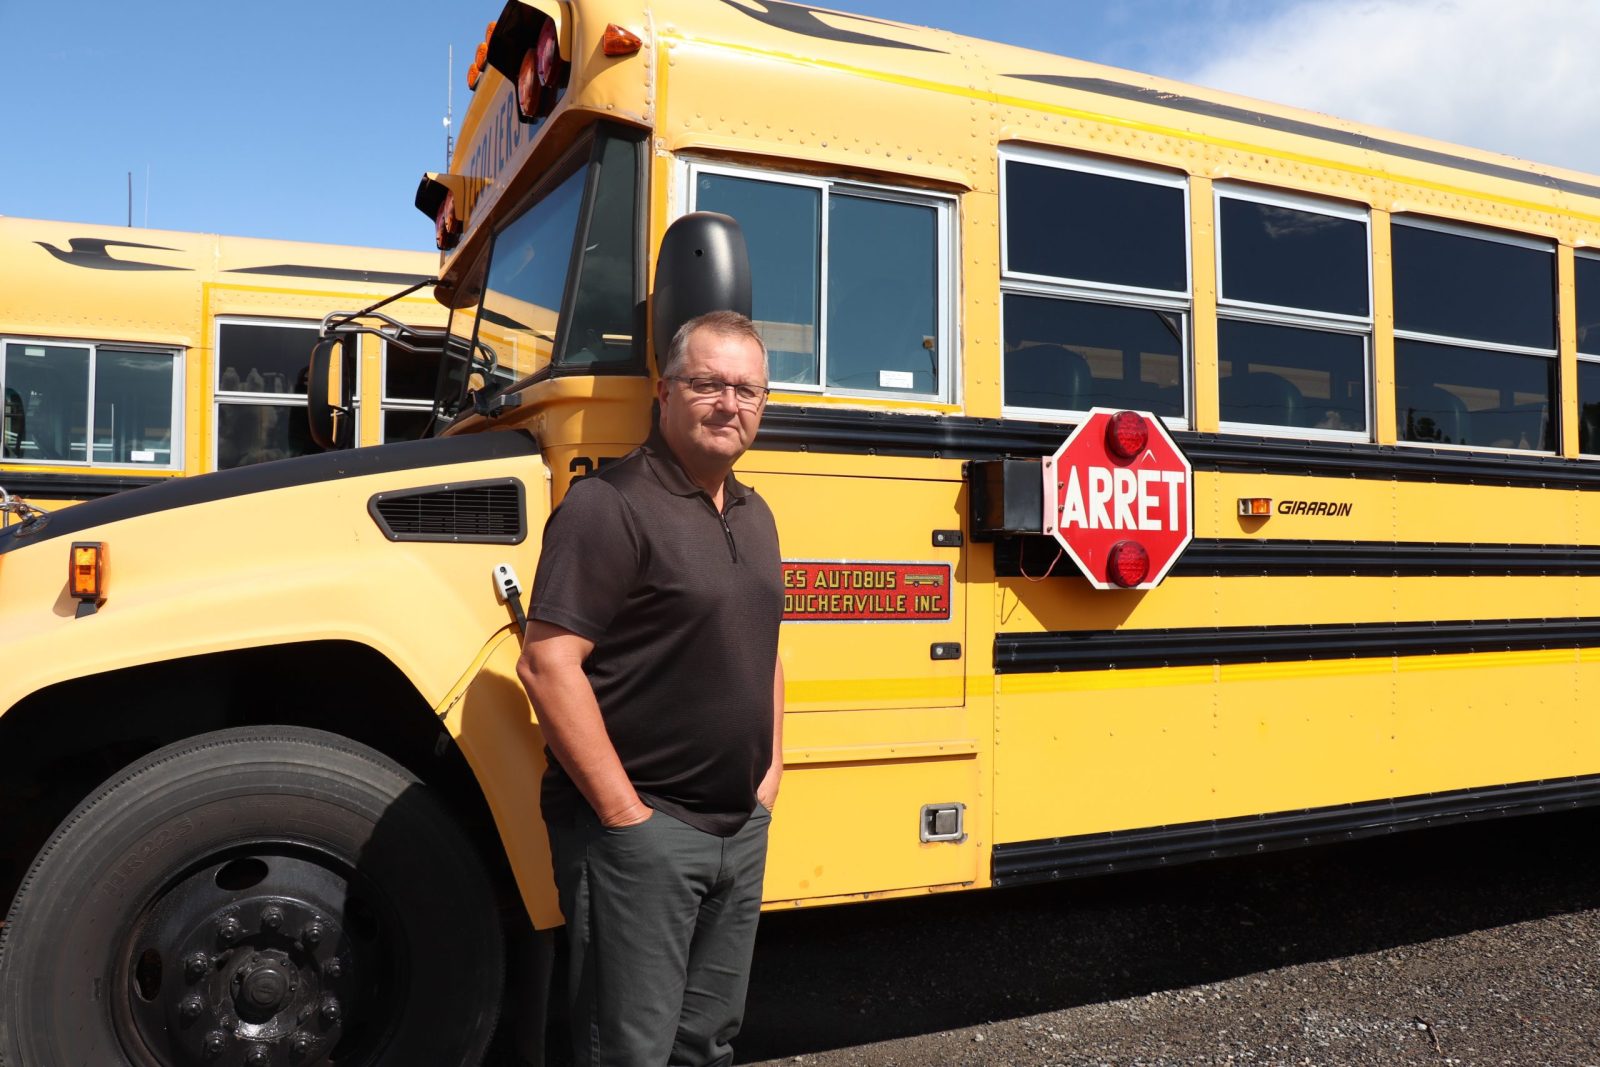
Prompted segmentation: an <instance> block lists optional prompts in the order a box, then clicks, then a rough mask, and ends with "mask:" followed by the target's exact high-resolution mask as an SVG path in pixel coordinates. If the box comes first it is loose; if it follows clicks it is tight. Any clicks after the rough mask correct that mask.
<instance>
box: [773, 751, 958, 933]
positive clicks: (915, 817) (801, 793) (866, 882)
mask: <svg viewBox="0 0 1600 1067" xmlns="http://www.w3.org/2000/svg"><path fill="white" fill-rule="evenodd" d="M978 788H979V779H978V761H977V760H976V759H975V758H973V757H952V758H948V759H934V760H903V761H888V762H873V763H848V764H802V765H799V766H796V767H792V768H790V769H789V770H788V771H787V772H786V773H785V774H784V776H783V791H782V793H781V794H780V797H779V803H778V810H777V813H776V815H775V816H774V817H773V821H772V841H771V845H770V849H769V852H768V855H767V882H766V899H767V900H768V901H769V902H770V901H785V900H793V899H796V898H803V897H816V896H839V895H843V894H866V893H873V892H879V891H882V890H890V889H904V888H908V887H921V886H933V885H949V884H952V883H965V884H968V885H972V884H977V883H978V882H979V881H980V877H982V875H981V873H980V865H979V861H980V859H981V858H982V857H983V856H986V855H987V852H988V849H987V842H985V841H981V840H980V839H979V837H977V836H974V830H975V829H976V827H975V826H974V825H973V822H972V819H971V815H970V811H969V816H968V826H967V834H968V836H967V840H965V841H962V842H954V841H939V842H928V843H923V842H922V841H921V840H920V838H919V824H920V814H921V809H922V805H924V804H944V803H954V802H963V803H967V804H969V805H971V804H972V803H973V802H975V801H976V800H977V799H978Z"/></svg>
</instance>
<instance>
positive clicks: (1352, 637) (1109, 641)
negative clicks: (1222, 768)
mask: <svg viewBox="0 0 1600 1067" xmlns="http://www.w3.org/2000/svg"><path fill="white" fill-rule="evenodd" d="M1553 648H1563V649H1564V648H1600V618H1587V617H1585V618H1568V619H1559V618H1557V619H1486V620H1470V621H1468V620H1461V621H1453V622H1399V623H1395V622H1357V623H1333V624H1310V625H1302V626H1196V627H1183V628H1173V629H1152V630H1132V629H1129V630H1056V631H1046V632H1037V633H1003V634H998V635H996V636H995V639H994V669H995V673H996V674H1046V673H1052V672H1056V671H1102V670H1138V669H1141V668H1151V667H1193V666H1218V665H1223V664H1242V663H1302V662H1307V661H1312V660H1326V659H1388V658H1391V657H1395V656H1432V655H1445V654H1458V655H1459V654H1470V653H1487V652H1521V651H1536V650H1542V649H1553Z"/></svg>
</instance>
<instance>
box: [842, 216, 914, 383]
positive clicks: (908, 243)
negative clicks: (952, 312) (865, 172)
mask: <svg viewBox="0 0 1600 1067" xmlns="http://www.w3.org/2000/svg"><path fill="white" fill-rule="evenodd" d="M938 225H939V213H938V212H937V211H935V210H934V209H933V208H931V207H928V206H926V205H924V204H905V203H899V202H896V201H892V200H877V199H869V198H866V197H859V196H846V195H844V194H842V193H837V192H836V193H834V194H833V195H831V196H830V197H829V198H828V334H827V337H828V384H829V385H830V386H838V387H840V388H843V389H886V390H905V391H907V392H915V393H933V392H937V391H938V389H939V382H938V374H939V347H938V332H939V329H938V325H937V322H938V310H937V307H936V304H937V299H938V291H939V279H938V274H937V267H936V265H937V264H938V262H939V257H938V244H939V231H938Z"/></svg>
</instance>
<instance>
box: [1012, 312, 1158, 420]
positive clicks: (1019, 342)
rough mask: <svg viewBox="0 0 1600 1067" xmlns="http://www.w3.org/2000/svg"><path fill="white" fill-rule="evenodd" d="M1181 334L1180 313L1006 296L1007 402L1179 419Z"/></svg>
mask: <svg viewBox="0 0 1600 1067" xmlns="http://www.w3.org/2000/svg"><path fill="white" fill-rule="evenodd" d="M1183 334H1184V316H1183V315H1182V314H1181V313H1180V312H1176V311H1160V310H1155V309H1151V308H1137V307H1122V306H1118V305H1114V304H1096V303H1090V302H1088V301H1084V300H1060V299H1054V298H1051V297H1040V296H1024V295H1021V294H1018V293H1008V294H1006V297H1005V403H1006V404H1007V406H1010V407H1028V408H1044V409H1048V410H1054V411H1087V410H1088V409H1089V408H1092V407H1131V408H1138V409H1139V410H1141V411H1150V412H1153V413H1155V414H1157V415H1162V416H1166V417H1168V418H1176V417H1181V416H1182V415H1183V411H1184V396H1183V393H1184V390H1183V352H1184V346H1183Z"/></svg>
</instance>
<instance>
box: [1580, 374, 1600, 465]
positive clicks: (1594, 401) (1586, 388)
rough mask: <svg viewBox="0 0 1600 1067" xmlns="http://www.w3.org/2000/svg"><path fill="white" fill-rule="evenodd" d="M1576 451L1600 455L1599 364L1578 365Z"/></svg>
mask: <svg viewBox="0 0 1600 1067" xmlns="http://www.w3.org/2000/svg"><path fill="white" fill-rule="evenodd" d="M1578 451H1579V452H1587V453H1589V454H1590V455H1600V363H1590V362H1588V361H1587V360H1585V361H1582V362H1580V363H1579V364H1578Z"/></svg>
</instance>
